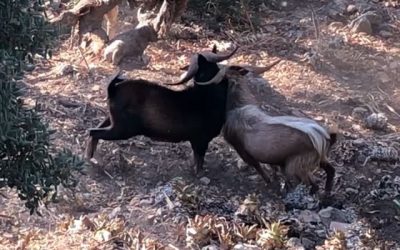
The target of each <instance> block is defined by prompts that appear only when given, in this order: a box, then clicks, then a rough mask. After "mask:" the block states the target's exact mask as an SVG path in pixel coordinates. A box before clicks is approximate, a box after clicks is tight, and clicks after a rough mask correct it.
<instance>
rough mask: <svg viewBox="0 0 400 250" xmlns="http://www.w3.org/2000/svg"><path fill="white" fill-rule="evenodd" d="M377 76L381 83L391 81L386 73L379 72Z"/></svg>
mask: <svg viewBox="0 0 400 250" xmlns="http://www.w3.org/2000/svg"><path fill="white" fill-rule="evenodd" d="M377 76H378V78H379V80H381V82H382V83H388V82H390V81H391V79H390V77H389V76H388V74H386V72H383V71H381V72H379V73H378V75H377Z"/></svg>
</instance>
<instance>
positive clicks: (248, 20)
mask: <svg viewBox="0 0 400 250" xmlns="http://www.w3.org/2000/svg"><path fill="white" fill-rule="evenodd" d="M240 3H241V5H242V6H243V8H244V12H245V14H246V19H247V22H249V25H250V28H251V31H252V32H253V33H256V30H255V29H254V25H253V22H252V21H251V19H250V15H249V11H248V10H247V5H246V4H245V3H244V1H243V0H241V1H240Z"/></svg>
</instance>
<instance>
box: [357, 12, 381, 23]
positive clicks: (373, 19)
mask: <svg viewBox="0 0 400 250" xmlns="http://www.w3.org/2000/svg"><path fill="white" fill-rule="evenodd" d="M362 17H364V18H366V19H367V20H368V21H369V23H370V24H372V25H380V24H382V22H383V18H382V16H381V15H379V14H378V13H377V12H375V11H367V12H365V13H364V14H362Z"/></svg>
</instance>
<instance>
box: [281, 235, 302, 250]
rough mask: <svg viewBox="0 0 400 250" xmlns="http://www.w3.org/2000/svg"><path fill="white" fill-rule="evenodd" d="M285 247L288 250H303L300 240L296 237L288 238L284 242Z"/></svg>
mask: <svg viewBox="0 0 400 250" xmlns="http://www.w3.org/2000/svg"><path fill="white" fill-rule="evenodd" d="M286 247H288V248H289V249H290V250H305V248H304V246H303V245H302V244H301V240H300V239H299V238H296V237H292V238H290V239H289V240H288V241H287V242H286Z"/></svg>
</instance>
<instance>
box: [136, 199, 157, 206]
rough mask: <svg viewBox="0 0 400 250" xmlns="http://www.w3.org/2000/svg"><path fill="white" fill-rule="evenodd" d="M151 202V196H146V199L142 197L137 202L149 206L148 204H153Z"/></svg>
mask: <svg viewBox="0 0 400 250" xmlns="http://www.w3.org/2000/svg"><path fill="white" fill-rule="evenodd" d="M153 202H154V200H153V199H152V198H148V199H142V200H140V202H139V204H140V205H141V206H150V205H152V204H153Z"/></svg>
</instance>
